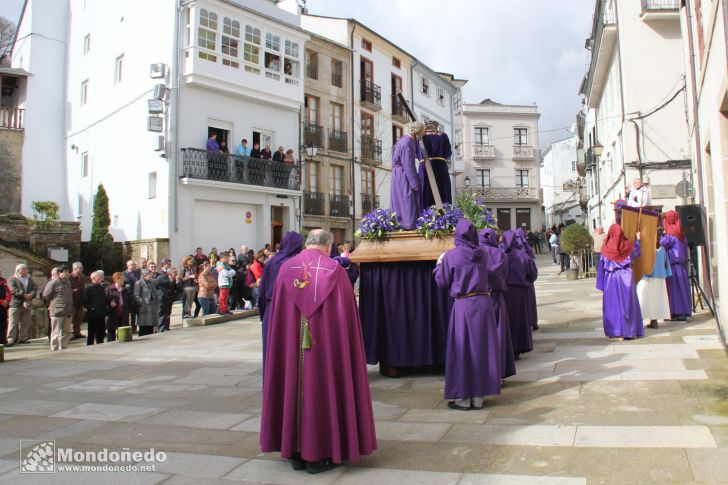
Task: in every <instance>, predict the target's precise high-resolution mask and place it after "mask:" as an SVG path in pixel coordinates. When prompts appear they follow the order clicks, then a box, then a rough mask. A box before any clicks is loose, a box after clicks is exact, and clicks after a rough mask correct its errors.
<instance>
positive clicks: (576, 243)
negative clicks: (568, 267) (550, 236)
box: [559, 224, 592, 268]
mask: <svg viewBox="0 0 728 485" xmlns="http://www.w3.org/2000/svg"><path fill="white" fill-rule="evenodd" d="M559 244H560V245H561V246H562V247H563V249H564V251H566V252H567V253H568V254H569V256H571V263H572V268H578V267H579V266H580V264H579V263H580V261H581V259H580V256H581V252H582V251H586V250H588V249H591V247H592V238H591V236H590V235H589V231H588V230H587V228H586V227H584V226H582V225H581V224H569V225H568V226H566V228H565V229H564V231H563V232H562V233H561V237H560V238H559Z"/></svg>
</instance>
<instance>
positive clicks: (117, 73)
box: [114, 54, 124, 84]
mask: <svg viewBox="0 0 728 485" xmlns="http://www.w3.org/2000/svg"><path fill="white" fill-rule="evenodd" d="M115 66H116V67H115V68H114V84H119V83H120V82H121V75H122V71H123V68H124V54H122V55H120V56H119V57H117V58H116V64H115Z"/></svg>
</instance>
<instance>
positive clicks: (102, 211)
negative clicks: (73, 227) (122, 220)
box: [89, 184, 114, 268]
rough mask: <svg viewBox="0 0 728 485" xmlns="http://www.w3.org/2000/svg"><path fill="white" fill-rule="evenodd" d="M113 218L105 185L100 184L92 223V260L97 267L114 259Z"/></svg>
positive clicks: (90, 247) (90, 246)
mask: <svg viewBox="0 0 728 485" xmlns="http://www.w3.org/2000/svg"><path fill="white" fill-rule="evenodd" d="M110 225H111V216H110V215H109V197H108V196H107V195H106V189H104V185H103V184H99V188H98V189H97V191H96V197H95V198H94V216H93V221H92V223H91V241H89V250H90V252H91V254H90V255H89V256H90V258H89V259H90V260H91V261H93V262H94V263H95V266H96V267H102V268H103V267H104V263H105V262H107V261H110V260H111V259H112V258H113V250H114V238H113V237H112V236H111V234H110V233H109V226H110Z"/></svg>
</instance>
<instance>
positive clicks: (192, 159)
mask: <svg viewBox="0 0 728 485" xmlns="http://www.w3.org/2000/svg"><path fill="white" fill-rule="evenodd" d="M182 177H183V178H191V179H201V180H216V181H220V182H231V183H236V184H246V185H257V186H260V187H271V188H274V189H283V190H300V188H301V166H300V165H299V164H287V163H281V162H274V161H273V160H261V159H259V158H252V157H241V156H238V155H231V154H228V153H221V152H211V151H207V150H200V149H197V148H183V149H182Z"/></svg>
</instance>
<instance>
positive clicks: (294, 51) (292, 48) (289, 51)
mask: <svg viewBox="0 0 728 485" xmlns="http://www.w3.org/2000/svg"><path fill="white" fill-rule="evenodd" d="M286 55H287V56H288V57H295V58H296V59H298V44H297V43H296V42H292V41H290V40H287V41H286Z"/></svg>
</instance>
